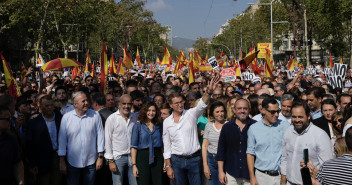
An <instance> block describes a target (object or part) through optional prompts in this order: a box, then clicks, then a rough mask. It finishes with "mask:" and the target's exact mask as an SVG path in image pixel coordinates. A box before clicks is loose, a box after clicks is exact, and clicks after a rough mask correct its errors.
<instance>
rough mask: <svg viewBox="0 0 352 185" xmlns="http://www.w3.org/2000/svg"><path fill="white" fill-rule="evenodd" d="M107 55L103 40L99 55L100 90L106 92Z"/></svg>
mask: <svg viewBox="0 0 352 185" xmlns="http://www.w3.org/2000/svg"><path fill="white" fill-rule="evenodd" d="M107 75H108V56H107V53H106V46H105V41H104V42H103V50H102V52H101V56H100V91H101V92H103V93H104V94H106V92H107V85H108V78H107Z"/></svg>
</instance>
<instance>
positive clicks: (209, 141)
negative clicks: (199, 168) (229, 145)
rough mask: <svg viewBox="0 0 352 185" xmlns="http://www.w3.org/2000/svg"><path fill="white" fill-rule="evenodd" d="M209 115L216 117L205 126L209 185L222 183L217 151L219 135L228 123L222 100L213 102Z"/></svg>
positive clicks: (203, 148) (204, 159) (203, 153)
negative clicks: (219, 174) (219, 175)
mask: <svg viewBox="0 0 352 185" xmlns="http://www.w3.org/2000/svg"><path fill="white" fill-rule="evenodd" d="M209 116H210V117H211V118H213V119H214V121H213V122H209V123H208V124H207V125H206V126H205V131H204V136H203V144H202V157H203V166H204V175H205V177H206V178H207V179H208V180H209V181H208V185H220V184H221V182H220V181H219V177H218V164H217V162H216V158H215V157H216V153H217V150H218V142H219V136H220V132H221V129H222V127H223V126H224V124H225V123H226V107H225V105H224V104H223V103H222V102H219V101H216V102H214V103H212V104H211V106H210V110H209Z"/></svg>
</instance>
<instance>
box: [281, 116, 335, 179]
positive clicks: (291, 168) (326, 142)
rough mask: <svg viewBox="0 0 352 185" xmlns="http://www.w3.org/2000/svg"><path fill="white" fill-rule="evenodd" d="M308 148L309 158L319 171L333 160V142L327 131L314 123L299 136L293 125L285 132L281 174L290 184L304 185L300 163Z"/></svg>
mask: <svg viewBox="0 0 352 185" xmlns="http://www.w3.org/2000/svg"><path fill="white" fill-rule="evenodd" d="M305 148H308V154H309V158H310V160H311V161H312V163H313V165H314V166H316V167H317V168H318V169H319V167H320V166H321V165H322V164H323V163H324V162H325V161H327V160H329V159H332V156H333V155H332V150H331V142H330V138H329V136H328V134H326V132H325V131H323V130H322V129H320V128H319V127H317V126H315V125H314V124H313V123H310V125H309V126H308V127H307V128H306V129H305V130H304V131H303V132H302V133H301V134H298V133H297V131H296V129H295V128H294V126H293V125H291V126H290V127H289V128H288V129H287V130H286V132H285V135H284V137H283V141H282V158H281V166H280V168H281V173H282V174H283V175H286V176H287V180H288V181H289V182H290V183H294V184H302V177H301V171H300V169H301V167H300V161H302V160H303V149H305Z"/></svg>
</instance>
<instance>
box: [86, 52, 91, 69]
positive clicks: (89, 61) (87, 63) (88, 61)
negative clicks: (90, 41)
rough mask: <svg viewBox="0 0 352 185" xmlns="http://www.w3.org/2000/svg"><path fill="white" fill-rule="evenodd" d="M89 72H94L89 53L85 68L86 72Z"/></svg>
mask: <svg viewBox="0 0 352 185" xmlns="http://www.w3.org/2000/svg"><path fill="white" fill-rule="evenodd" d="M89 70H92V60H90V57H89V51H87V57H86V65H85V67H84V72H89Z"/></svg>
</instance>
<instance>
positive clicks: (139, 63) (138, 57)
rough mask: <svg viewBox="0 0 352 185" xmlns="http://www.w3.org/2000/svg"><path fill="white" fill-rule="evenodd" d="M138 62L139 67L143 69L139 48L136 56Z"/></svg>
mask: <svg viewBox="0 0 352 185" xmlns="http://www.w3.org/2000/svg"><path fill="white" fill-rule="evenodd" d="M136 61H137V63H138V67H139V68H142V62H141V57H140V56H139V50H138V48H137V54H136Z"/></svg>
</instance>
